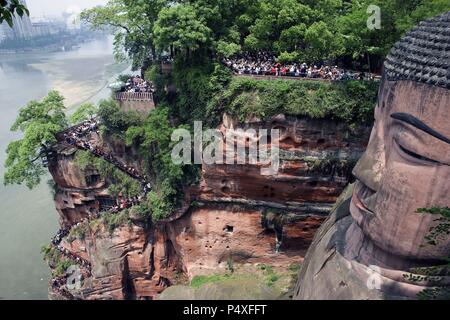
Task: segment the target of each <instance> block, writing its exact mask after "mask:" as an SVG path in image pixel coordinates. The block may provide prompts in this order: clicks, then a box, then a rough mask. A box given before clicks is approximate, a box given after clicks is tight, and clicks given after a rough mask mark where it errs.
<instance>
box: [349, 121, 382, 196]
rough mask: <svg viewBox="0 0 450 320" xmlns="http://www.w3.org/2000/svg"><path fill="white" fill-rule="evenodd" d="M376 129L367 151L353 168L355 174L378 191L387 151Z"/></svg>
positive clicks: (369, 186)
mask: <svg viewBox="0 0 450 320" xmlns="http://www.w3.org/2000/svg"><path fill="white" fill-rule="evenodd" d="M373 130H375V131H374V132H373V133H372V135H371V138H370V141H369V145H368V146H367V149H366V152H364V154H363V156H362V157H361V159H360V160H359V161H358V163H357V164H356V166H355V168H354V169H353V175H354V176H355V177H356V179H358V180H359V181H361V182H362V183H363V184H365V185H366V186H367V187H368V188H370V189H372V190H373V191H375V192H376V191H378V190H379V189H380V185H381V179H382V176H383V171H384V167H385V151H384V142H383V138H382V137H380V133H379V132H377V129H376V128H374V129H373Z"/></svg>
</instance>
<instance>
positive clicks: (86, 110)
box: [70, 103, 98, 125]
mask: <svg viewBox="0 0 450 320" xmlns="http://www.w3.org/2000/svg"><path fill="white" fill-rule="evenodd" d="M97 112H98V108H97V107H96V106H95V105H93V104H92V103H84V104H82V105H81V106H80V107H79V108H78V109H77V110H76V111H75V112H74V113H73V114H72V115H71V116H70V123H72V124H74V125H75V124H77V123H80V122H83V121H85V120H88V119H91V118H92V117H93V116H95V115H96V114H97Z"/></svg>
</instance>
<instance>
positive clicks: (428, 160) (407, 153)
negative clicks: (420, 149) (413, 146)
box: [396, 141, 439, 164]
mask: <svg viewBox="0 0 450 320" xmlns="http://www.w3.org/2000/svg"><path fill="white" fill-rule="evenodd" d="M396 143H397V145H398V147H399V149H400V150H401V151H402V152H403V153H405V154H406V155H408V156H409V157H412V158H414V159H417V160H421V161H426V162H429V163H432V164H439V162H438V161H436V160H433V159H430V158H427V157H424V156H421V155H420V154H417V153H415V152H413V151H411V150H409V149H407V148H405V147H404V146H402V145H401V144H400V143H399V142H398V141H396Z"/></svg>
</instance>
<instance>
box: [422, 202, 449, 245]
mask: <svg viewBox="0 0 450 320" xmlns="http://www.w3.org/2000/svg"><path fill="white" fill-rule="evenodd" d="M417 212H418V213H427V214H432V215H435V216H438V217H437V218H436V219H435V221H436V222H439V223H438V224H437V225H436V226H434V227H432V228H431V229H430V232H429V234H428V235H427V236H426V237H425V240H426V241H427V243H428V244H430V245H437V243H438V241H439V240H442V238H443V239H447V238H448V235H449V234H450V208H448V207H445V208H440V207H433V208H419V209H417Z"/></svg>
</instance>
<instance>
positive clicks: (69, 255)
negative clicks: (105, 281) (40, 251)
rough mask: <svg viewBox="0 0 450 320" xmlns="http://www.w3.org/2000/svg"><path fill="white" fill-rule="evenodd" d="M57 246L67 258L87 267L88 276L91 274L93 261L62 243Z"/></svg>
mask: <svg viewBox="0 0 450 320" xmlns="http://www.w3.org/2000/svg"><path fill="white" fill-rule="evenodd" d="M55 248H56V249H57V250H58V251H59V252H60V253H61V254H62V255H63V256H64V257H66V258H67V259H69V260H71V261H73V262H74V263H76V264H77V265H79V266H81V267H82V268H85V270H87V273H88V276H90V275H91V272H92V267H91V263H90V262H89V261H87V260H85V259H83V258H81V257H79V256H77V255H75V254H73V253H72V252H71V251H70V250H69V249H66V248H64V247H63V246H62V245H60V244H59V245H57V246H56V247H55Z"/></svg>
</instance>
